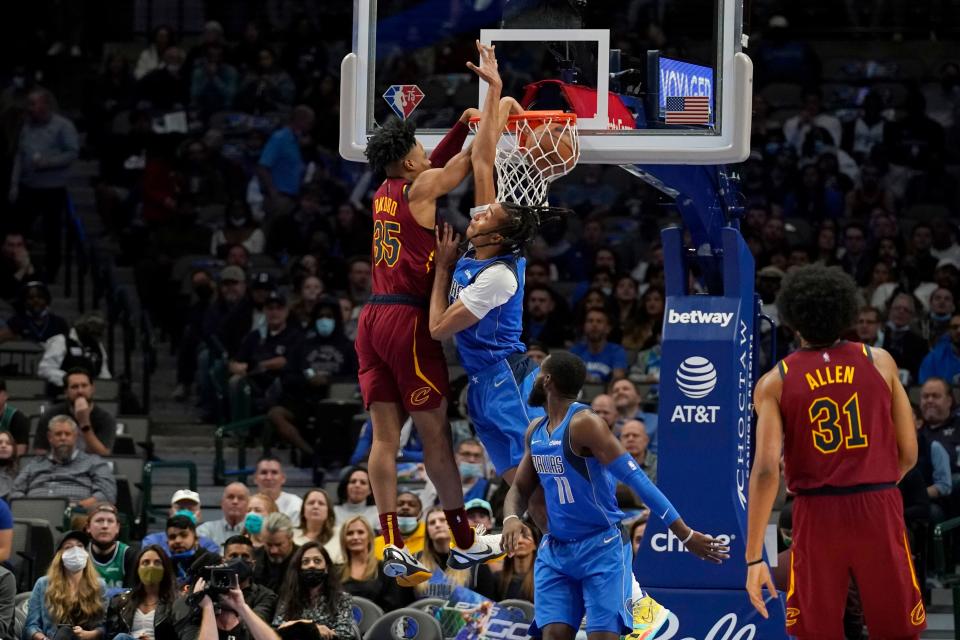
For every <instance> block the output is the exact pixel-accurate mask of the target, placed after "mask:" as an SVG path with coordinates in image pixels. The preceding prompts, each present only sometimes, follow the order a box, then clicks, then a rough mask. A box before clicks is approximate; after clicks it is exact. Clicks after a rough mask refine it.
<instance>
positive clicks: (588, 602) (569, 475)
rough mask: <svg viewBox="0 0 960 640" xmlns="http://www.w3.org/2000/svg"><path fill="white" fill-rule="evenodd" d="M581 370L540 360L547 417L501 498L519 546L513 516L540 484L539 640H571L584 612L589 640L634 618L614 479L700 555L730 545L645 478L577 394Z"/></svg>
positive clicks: (576, 364) (624, 628)
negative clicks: (543, 530) (543, 518)
mask: <svg viewBox="0 0 960 640" xmlns="http://www.w3.org/2000/svg"><path fill="white" fill-rule="evenodd" d="M586 375H587V369H586V366H585V365H584V363H583V361H582V360H581V359H580V358H578V357H577V356H575V355H573V354H570V353H564V352H558V353H556V354H552V355H550V356H548V357H547V359H546V360H544V361H543V364H542V366H541V368H540V372H539V374H538V375H537V378H536V381H535V382H534V385H533V390H532V391H531V393H530V398H529V402H530V404H531V405H533V406H538V407H545V408H546V416H545V417H543V418H538V419H536V420H534V421H533V422H532V423H531V424H530V427H529V429H528V430H527V435H526V441H527V448H526V452H525V453H524V456H523V459H522V461H521V462H520V466H519V468H518V469H517V474H516V477H515V478H514V482H513V485H511V487H510V491H509V493H508V494H507V498H506V501H505V502H504V519H503V547H504V550H505V551H507V552H508V553H510V552H512V551H514V550H515V549H516V547H517V540H518V537H519V535H520V532H521V530H522V526H521V522H520V516H521V514H522V513H523V511H524V509H525V507H526V504H527V501H528V500H529V498H530V496H531V494H532V493H533V491H534V490H535V489H536V488H537V486H542V487H543V492H544V497H545V499H546V505H547V520H548V522H549V526H550V533H549V534H547V536H546V537H545V538H544V541H543V542H542V543H541V545H540V549H539V552H538V553H537V560H536V564H535V566H534V574H533V575H534V591H535V593H536V601H535V604H534V606H535V611H536V615H535V620H536V623H537V627H539V628H540V629H541V630H542V631H543V637H544V640H572V639H573V637H574V635H575V634H576V632H577V629H578V628H579V627H580V621H581V620H582V618H583V615H584V613H586V616H587V636H588V638H590V640H615V639H616V638H617V637H618V636H620V635H622V634H623V633H626V632H629V630H630V628H631V625H632V621H633V614H632V594H631V576H632V568H631V564H632V562H631V560H632V554H631V553H630V547H629V546H628V542H627V541H626V540H625V539H624V538H623V535H622V530H621V528H620V521H621V520H622V519H623V512H622V511H620V509H619V507H618V506H617V500H616V496H615V488H616V483H617V481H620V482H622V483H624V484H626V485H627V486H628V487H630V488H631V489H633V491H634V492H636V494H637V495H639V496H640V498H641V499H642V500H643V501H644V503H645V504H646V505H647V506H649V507H650V510H651V512H652V513H653V514H655V515H656V516H658V517H660V518H661V519H662V520H663V521H664V523H665V524H666V525H667V526H668V527H669V528H670V530H671V531H672V532H673V533H674V534H675V535H676V536H677V537H678V538H679V539H680V540H682V541H683V544H684V546H685V547H686V548H687V550H688V551H690V552H691V553H693V554H694V555H695V556H697V557H699V558H703V559H704V560H710V561H713V562H718V563H719V562H722V561H723V560H724V559H726V558H727V557H729V555H728V551H729V549H728V547H726V546H723V545H721V544H720V543H719V542H717V541H716V540H715V539H714V538H713V537H712V536H709V535H706V534H703V533H700V532H698V531H694V530H693V529H691V528H690V527H688V526H687V525H686V523H685V522H684V521H683V519H682V518H681V517H680V514H679V513H677V510H676V509H674V508H673V506H672V505H671V504H670V501H669V500H667V498H666V497H665V496H664V495H663V494H662V493H661V492H660V491H659V490H658V489H657V487H656V486H655V485H654V484H653V483H652V482H650V480H649V479H647V476H646V474H644V472H643V470H642V469H641V468H640V467H639V466H638V465H637V464H636V463H635V462H634V461H633V458H632V457H631V456H630V454H629V453H627V452H626V451H625V450H624V448H623V446H622V445H621V444H620V442H619V441H618V440H617V439H616V437H614V435H613V433H611V431H610V429H609V428H608V427H607V424H606V423H605V422H604V421H603V419H601V418H600V417H599V416H598V415H596V414H595V413H593V412H592V411H591V410H590V407H589V406H587V405H585V404H580V403H579V402H576V398H577V397H578V395H579V394H580V390H581V388H582V387H583V383H584V380H585V379H586Z"/></svg>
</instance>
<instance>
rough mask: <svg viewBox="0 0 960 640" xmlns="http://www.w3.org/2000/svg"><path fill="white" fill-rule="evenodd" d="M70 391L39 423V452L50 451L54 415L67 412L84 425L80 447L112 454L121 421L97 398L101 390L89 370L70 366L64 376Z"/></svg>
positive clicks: (92, 451) (37, 441)
mask: <svg viewBox="0 0 960 640" xmlns="http://www.w3.org/2000/svg"><path fill="white" fill-rule="evenodd" d="M63 388H64V391H65V392H66V399H65V400H64V402H61V403H58V404H55V405H53V406H52V407H49V408H48V409H47V410H46V411H45V412H44V414H43V415H42V416H40V421H39V422H38V423H37V434H36V436H35V437H34V441H33V448H34V450H35V451H36V452H37V453H46V452H47V449H48V447H47V442H48V435H49V434H48V431H49V424H50V421H51V416H58V415H67V416H70V417H71V418H73V419H74V420H75V421H76V422H77V424H78V425H79V426H80V439H79V441H78V442H77V449H79V450H81V451H86V452H87V453H95V454H97V455H98V456H108V455H110V453H111V452H112V451H113V443H114V441H115V440H116V438H117V420H116V418H114V417H113V416H112V415H110V413H109V412H108V411H106V410H105V409H104V408H103V407H101V406H100V405H98V404H96V403H95V402H94V401H93V396H94V395H95V394H96V392H97V389H96V386H95V385H94V384H93V380H91V378H90V374H89V373H88V372H87V370H86V369H82V368H80V367H72V368H70V369H69V370H68V371H67V372H66V373H65V374H64V376H63Z"/></svg>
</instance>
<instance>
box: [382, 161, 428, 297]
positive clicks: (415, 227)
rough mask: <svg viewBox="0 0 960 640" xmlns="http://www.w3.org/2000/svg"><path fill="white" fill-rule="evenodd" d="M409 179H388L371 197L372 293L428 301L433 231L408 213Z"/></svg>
mask: <svg viewBox="0 0 960 640" xmlns="http://www.w3.org/2000/svg"><path fill="white" fill-rule="evenodd" d="M409 191H410V182H408V181H407V180H404V179H403V178H387V179H386V180H384V181H383V184H381V185H380V188H379V189H377V193H376V194H375V195H374V197H373V246H372V250H371V254H370V256H371V262H372V267H373V294H374V295H402V296H411V297H414V298H418V299H421V300H422V301H423V303H424V305H426V304H427V302H428V301H429V300H430V288H431V287H432V286H433V275H434V269H433V256H434V250H435V249H436V246H437V237H436V232H435V231H434V230H433V229H427V228H425V227H421V226H420V224H419V223H418V222H417V220H416V218H414V217H413V214H412V213H411V212H410V203H409V201H408V199H407V198H408V194H409Z"/></svg>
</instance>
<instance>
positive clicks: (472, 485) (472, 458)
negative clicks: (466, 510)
mask: <svg viewBox="0 0 960 640" xmlns="http://www.w3.org/2000/svg"><path fill="white" fill-rule="evenodd" d="M454 457H455V458H456V460H457V468H458V469H459V471H460V484H461V486H462V487H463V500H464V502H465V503H466V502H469V501H470V500H473V499H474V498H486V497H487V495H488V494H489V493H490V480H489V479H488V478H487V470H488V464H487V454H486V452H485V451H484V449H483V445H482V444H480V441H479V440H476V439H474V438H467V439H466V440H461V441H460V442H459V443H458V444H457V451H456V454H455V455H454ZM434 502H435V500H427V503H428V504H433V503H434Z"/></svg>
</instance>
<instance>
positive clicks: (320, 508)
mask: <svg viewBox="0 0 960 640" xmlns="http://www.w3.org/2000/svg"><path fill="white" fill-rule="evenodd" d="M299 522H300V526H299V527H297V528H295V529H294V530H293V532H294V536H293V542H294V544H298V545H301V546H303V545H304V544H306V543H307V542H310V541H311V540H312V541H314V542H319V543H320V544H322V545H324V548H325V549H326V550H327V553H329V554H330V557H331V558H333V561H334V562H335V563H336V564H340V563H341V562H342V561H343V557H342V556H343V553H342V550H341V549H340V545H339V543H338V537H337V534H338V533H339V531H340V527H339V526H338V525H337V516H336V515H335V514H334V512H333V504H332V501H331V500H330V495H329V494H328V493H327V492H326V491H325V490H323V489H310V490H309V491H307V493H306V495H305V496H303V506H301V507H300V519H299Z"/></svg>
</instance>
